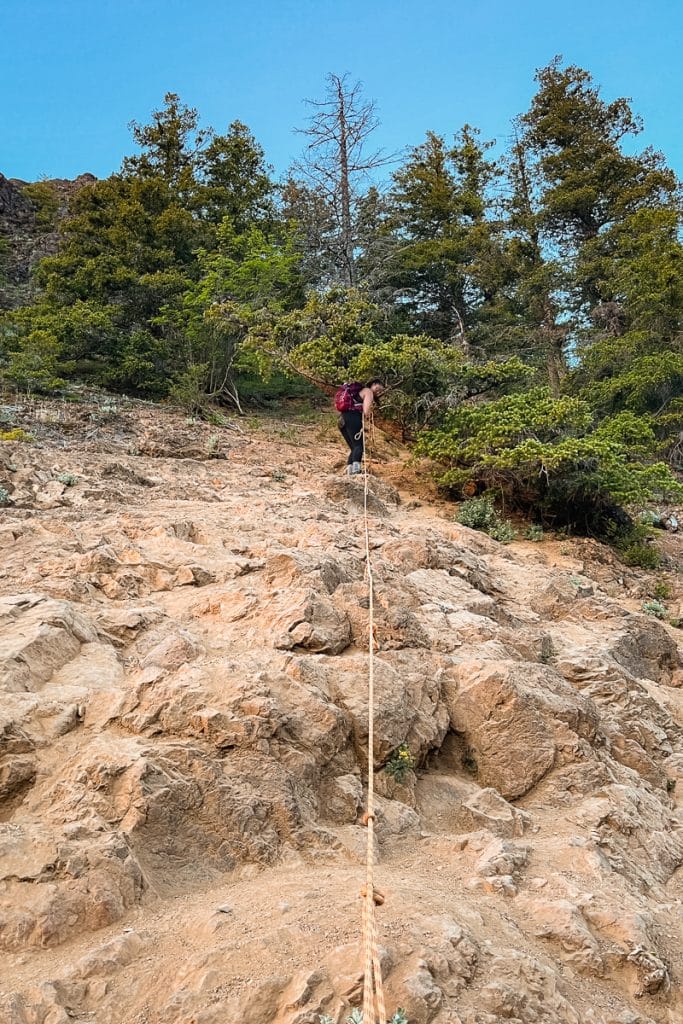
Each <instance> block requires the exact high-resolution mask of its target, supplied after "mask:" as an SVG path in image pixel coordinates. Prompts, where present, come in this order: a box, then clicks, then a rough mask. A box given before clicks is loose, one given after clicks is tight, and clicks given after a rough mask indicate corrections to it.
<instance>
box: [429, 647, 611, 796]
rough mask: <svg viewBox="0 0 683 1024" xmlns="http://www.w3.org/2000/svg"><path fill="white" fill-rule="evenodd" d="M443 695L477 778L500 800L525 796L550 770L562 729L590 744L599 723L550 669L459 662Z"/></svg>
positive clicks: (587, 705)
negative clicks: (495, 792)
mask: <svg viewBox="0 0 683 1024" xmlns="http://www.w3.org/2000/svg"><path fill="white" fill-rule="evenodd" d="M444 695H445V698H446V703H447V706H448V710H449V712H450V718H451V725H452V727H453V728H454V729H455V730H456V731H457V732H459V733H462V734H463V735H464V737H465V740H466V742H467V743H468V745H469V746H470V748H471V750H472V756H473V758H474V760H475V761H476V764H477V772H478V778H479V779H480V781H481V782H482V783H483V784H484V785H486V786H493V787H494V788H496V789H497V790H498V791H499V792H500V793H501V794H502V796H504V797H506V798H510V797H517V796H521V795H522V794H523V793H526V792H528V791H529V790H530V789H531V788H532V787H533V786H534V785H535V783H537V782H538V781H539V780H540V779H541V778H543V776H544V775H545V774H546V772H548V771H549V770H550V768H552V766H553V765H554V763H555V759H556V755H557V752H558V740H562V741H564V738H565V734H564V730H563V728H562V727H563V726H566V727H567V728H568V729H569V730H571V732H572V733H574V734H575V737H578V736H583V737H585V738H586V739H589V740H590V739H592V738H593V736H594V735H595V731H596V728H597V723H598V715H597V710H596V709H595V707H594V705H593V704H592V703H591V702H590V701H588V700H585V699H581V698H577V695H576V694H575V693H574V692H573V691H572V689H571V687H569V686H568V685H567V683H566V682H565V681H564V679H563V678H562V677H561V676H559V675H558V673H556V672H555V671H554V670H553V669H551V668H550V667H549V666H540V665H532V664H525V663H521V662H519V663H516V662H508V663H506V662H477V661H474V662H462V663H461V664H459V665H457V666H455V667H454V668H453V669H452V670H451V671H450V672H449V675H448V681H447V682H446V684H445V688H444Z"/></svg>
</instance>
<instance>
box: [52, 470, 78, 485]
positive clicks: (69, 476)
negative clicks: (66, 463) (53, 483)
mask: <svg viewBox="0 0 683 1024" xmlns="http://www.w3.org/2000/svg"><path fill="white" fill-rule="evenodd" d="M57 479H58V480H59V482H60V484H64V486H65V487H73V486H74V484H77V483H78V477H77V476H75V475H74V474H73V473H58V474H57Z"/></svg>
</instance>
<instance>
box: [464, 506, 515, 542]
mask: <svg viewBox="0 0 683 1024" xmlns="http://www.w3.org/2000/svg"><path fill="white" fill-rule="evenodd" d="M458 522H459V523H460V524H461V525H462V526H469V527H470V529H471V530H481V531H482V533H487V534H488V535H489V537H491V538H493V540H497V541H499V542H500V543H501V544H509V543H510V541H511V540H514V539H515V536H516V533H515V530H514V528H513V527H512V526H511V524H510V523H508V522H507V521H506V520H505V519H502V518H501V517H500V515H499V514H498V512H497V510H496V508H495V506H494V504H493V502H492V501H491V499H490V498H488V497H486V496H484V497H481V498H470V499H469V501H465V502H463V504H462V505H461V506H460V510H459V512H458Z"/></svg>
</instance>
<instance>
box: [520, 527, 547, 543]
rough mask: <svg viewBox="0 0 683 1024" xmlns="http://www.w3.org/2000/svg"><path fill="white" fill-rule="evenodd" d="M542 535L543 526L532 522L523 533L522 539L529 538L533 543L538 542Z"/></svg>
mask: <svg viewBox="0 0 683 1024" xmlns="http://www.w3.org/2000/svg"><path fill="white" fill-rule="evenodd" d="M544 536H545V534H544V533H543V527H542V526H538V525H536V524H534V525H532V526H530V527H529V529H528V530H527V531H526V533H525V534H524V539H525V540H531V541H533V542H534V543H535V544H539V543H540V542H541V541H542V540H543V537H544Z"/></svg>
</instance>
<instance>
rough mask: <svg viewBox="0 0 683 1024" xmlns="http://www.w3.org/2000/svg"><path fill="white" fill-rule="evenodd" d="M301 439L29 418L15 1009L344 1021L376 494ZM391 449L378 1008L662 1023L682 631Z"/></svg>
mask: <svg viewBox="0 0 683 1024" xmlns="http://www.w3.org/2000/svg"><path fill="white" fill-rule="evenodd" d="M65 417H66V419H65ZM69 417H72V420H69ZM27 425H28V424H27ZM316 429H317V428H313V427H308V426H301V425H300V429H299V427H298V428H297V439H298V440H297V442H296V443H297V445H299V446H300V447H304V448H305V451H301V450H300V448H299V449H295V448H293V447H292V446H291V445H289V444H287V443H285V441H284V440H283V437H282V430H281V429H280V428H279V427H278V425H277V424H270V425H269V426H263V428H261V429H260V430H252V431H251V432H248V431H247V429H246V428H244V427H241V426H240V429H239V430H238V429H230V428H218V429H217V428H213V427H212V428H211V437H209V432H208V430H207V431H205V425H202V424H197V425H194V426H189V425H188V424H187V423H186V422H185V420H184V418H183V417H181V416H179V415H177V414H174V413H173V412H171V411H162V410H155V409H153V408H151V407H149V406H146V405H144V406H143V405H142V404H140V405H127V404H126V403H125V401H123V400H121V405H120V408H117V409H116V410H115V411H114V412H113V413H109V412H108V413H106V414H104V413H103V412H102V409H101V408H100V407H99V406H98V407H93V406H84V407H79V406H76V407H74V409H70V410H66V411H65V410H62V409H58V408H57V407H56V406H55V409H54V410H53V411H51V406H50V405H49V403H46V406H45V410H43V419H42V420H41V421H40V422H39V423H36V424H33V425H32V432H34V434H35V436H36V437H37V442H36V443H35V444H33V445H25V444H14V445H12V446H11V447H10V448H7V450H5V448H4V447H3V451H2V452H0V486H2V487H4V488H5V490H7V492H8V493H9V495H10V504H9V505H8V506H7V507H6V508H5V509H3V512H2V515H3V520H2V523H0V551H1V553H2V567H1V568H0V697H1V700H0V949H1V950H2V957H0V1021H2V1022H3V1024H4V1022H5V1021H7V1022H8V1024H66V1022H68V1021H71V1020H74V1019H75V1020H81V1021H84V1022H86V1021H87V1022H91V1024H92V1022H94V1021H97V1024H188V1022H189V1021H193V1022H195V1024H247V1022H248V1024H318V1021H319V1019H320V1017H321V1016H324V1015H327V1016H328V1017H331V1018H332V1020H333V1021H335V1022H341V1021H343V1020H345V1019H346V1016H347V1015H348V1013H349V1009H350V1007H352V1006H357V1005H359V1000H360V999H361V992H362V962H363V961H362V950H361V945H360V900H359V896H358V894H359V889H360V888H361V886H362V885H363V882H364V861H365V856H366V835H367V834H366V830H365V829H364V828H363V824H362V815H363V812H364V810H365V800H366V786H367V778H366V765H367V759H368V691H367V681H368V669H369V659H368V640H369V628H370V623H369V601H368V590H367V582H366V579H365V566H364V537H363V534H362V529H361V527H362V523H361V520H360V511H359V510H360V509H362V505H363V484H362V480H361V481H359V480H358V479H355V478H345V477H341V476H334V475H333V474H331V473H330V467H331V466H332V465H333V464H334V460H335V458H337V456H338V455H339V451H338V448H337V447H336V444H337V442H336V438H335V439H334V440H333V441H330V442H329V443H328V442H327V441H322V442H321V441H320V440H319V439H318V440H316V437H315V434H314V431H315V430H316ZM278 430H279V433H278ZM214 435H215V436H214ZM331 437H334V434H333V433H332V434H331ZM382 458H383V459H384V461H381V460H379V459H378V460H377V473H378V478H373V479H371V481H370V496H371V500H370V503H369V508H370V522H369V526H370V538H371V549H372V560H373V575H374V578H375V630H374V637H375V647H376V656H375V662H374V679H375V699H376V707H375V731H374V746H373V750H372V759H373V763H374V766H375V772H376V794H377V796H376V847H375V853H376V857H377V860H378V864H377V867H376V884H377V887H378V888H379V889H381V890H382V891H383V892H384V894H385V897H386V899H385V902H384V905H383V906H382V907H380V908H378V912H377V917H378V928H379V934H378V941H379V946H380V958H381V963H382V971H383V975H384V978H385V988H386V995H387V1008H388V1011H389V1012H393V1011H394V1010H395V1009H396V1008H398V1007H399V1006H402V1007H404V1008H405V1010H406V1012H407V1014H408V1019H409V1021H410V1024H431V1022H433V1024H456V1022H459V1024H498V1022H501V1024H502V1022H508V1024H567V1022H572V1024H586V1022H587V1024H653V1022H654V1024H682V1022H683V1014H682V1012H681V998H680V993H681V990H682V988H683V934H682V932H681V921H682V920H683V904H682V902H681V901H682V899H683V867H682V865H683V829H682V827H681V812H680V804H679V801H680V790H681V788H682V787H683V690H682V689H681V687H680V680H681V678H682V676H681V671H682V663H681V633H680V631H678V630H675V629H673V628H671V627H670V626H668V625H665V624H662V623H659V622H656V621H654V620H653V619H651V618H649V617H647V616H646V615H644V614H642V612H641V610H640V604H639V602H638V601H634V600H632V599H630V598H629V597H628V596H624V594H623V593H621V592H620V591H619V589H618V587H617V586H616V584H615V585H609V586H608V589H607V590H605V589H604V587H605V584H604V579H605V573H606V571H607V570H606V569H605V565H606V564H607V562H606V561H605V560H603V561H600V562H596V563H595V564H593V563H592V562H591V561H590V560H586V559H585V558H581V559H579V558H577V559H575V560H574V562H571V561H570V563H568V560H567V556H564V555H560V553H559V551H558V545H553V543H552V542H546V543H544V544H543V545H531V544H523V543H519V544H513V545H511V546H509V547H506V548H502V547H501V546H500V545H498V544H496V543H495V542H493V541H491V540H489V539H488V538H486V537H482V536H481V535H478V534H474V533H472V531H469V530H467V529H465V528H463V527H460V526H455V525H454V524H453V522H452V515H451V512H450V511H449V512H448V514H447V515H444V514H443V512H442V511H441V509H440V508H439V507H438V506H437V505H433V504H431V503H430V502H428V501H423V502H421V503H419V504H417V505H416V504H415V503H414V502H411V495H410V493H409V492H408V491H407V490H406V489H405V488H403V487H402V472H403V471H402V470H401V471H399V469H400V467H399V465H398V463H397V462H396V461H395V456H394V461H391V459H390V458H389V456H388V455H386V454H385V455H383V456H382ZM66 474H70V476H68V477H67V475H66ZM60 476H61V477H62V480H61V481H60V480H59V479H58V478H59V477H60ZM72 478H73V479H72ZM64 479H69V480H70V481H71V482H70V483H69V484H68V485H67V484H65V483H64V482H63V480H64ZM396 483H398V484H399V488H398V489H397V488H396V486H395V484H396ZM563 546H564V545H563ZM577 550H578V549H577ZM677 600H680V595H678V597H677ZM402 744H405V746H406V747H407V749H408V750H409V753H410V759H409V763H408V764H407V765H406V766H404V768H403V769H400V768H399V770H398V771H396V765H397V763H398V762H397V761H396V751H397V749H398V748H399V746H401V745H402Z"/></svg>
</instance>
